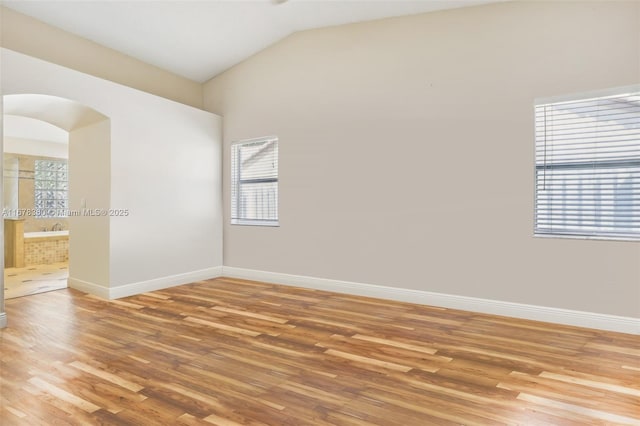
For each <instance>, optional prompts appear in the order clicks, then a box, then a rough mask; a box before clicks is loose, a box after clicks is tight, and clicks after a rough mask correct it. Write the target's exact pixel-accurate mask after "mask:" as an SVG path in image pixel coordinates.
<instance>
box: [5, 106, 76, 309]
mask: <svg viewBox="0 0 640 426" xmlns="http://www.w3.org/2000/svg"><path fill="white" fill-rule="evenodd" d="M7 107H9V108H7ZM4 112H5V113H4V115H3V121H4V126H3V127H4V129H3V147H4V149H3V190H4V197H3V220H4V247H5V250H4V262H5V269H4V296H5V299H11V298H16V297H22V296H28V295H32V294H37V293H42V292H47V291H52V290H59V289H63V288H66V287H67V279H68V277H69V266H68V264H69V225H68V218H67V215H68V211H69V209H68V206H69V202H68V192H69V173H68V172H69V171H68V157H69V155H68V152H69V150H68V142H69V134H68V132H67V131H65V130H62V129H60V128H59V127H56V126H54V125H52V124H49V123H47V122H45V121H42V120H38V119H35V118H31V117H25V116H20V115H14V114H11V113H10V112H11V105H7V103H6V102H5V105H4Z"/></svg>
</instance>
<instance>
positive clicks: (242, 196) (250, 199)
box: [231, 137, 278, 226]
mask: <svg viewBox="0 0 640 426" xmlns="http://www.w3.org/2000/svg"><path fill="white" fill-rule="evenodd" d="M231 224H234V225H266V226H278V139H277V138H275V137H269V138H260V139H252V140H248V141H240V142H236V143H234V144H233V145H232V146H231Z"/></svg>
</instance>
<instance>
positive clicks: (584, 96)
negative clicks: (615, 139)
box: [533, 84, 640, 242]
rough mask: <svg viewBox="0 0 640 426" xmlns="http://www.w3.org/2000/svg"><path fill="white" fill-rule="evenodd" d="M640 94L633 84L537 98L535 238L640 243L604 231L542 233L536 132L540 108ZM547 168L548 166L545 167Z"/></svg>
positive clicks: (568, 166)
mask: <svg viewBox="0 0 640 426" xmlns="http://www.w3.org/2000/svg"><path fill="white" fill-rule="evenodd" d="M637 92H640V84H633V85H629V86H622V87H614V88H608V89H604V90H596V91H589V92H580V93H573V94H569V95H560V96H552V97H545V98H536V99H535V100H534V105H533V110H534V113H533V116H534V132H533V133H534V137H533V139H534V143H533V163H534V164H533V236H534V237H536V238H561V239H581V240H603V241H626V242H640V235H638V236H633V235H624V233H619V234H615V233H610V234H606V233H598V232H602V231H593V232H591V233H587V232H584V233H579V232H575V231H571V232H567V231H566V230H558V231H555V232H554V231H541V230H539V229H538V227H537V220H538V189H537V185H538V171H539V165H538V163H537V148H538V140H537V134H536V130H535V122H536V109H537V107H538V106H542V105H549V104H554V103H563V102H572V101H580V100H588V99H596V98H604V97H608V96H615V95H622V94H625V93H637ZM639 161H640V160H638V159H635V160H634V159H631V158H630V159H626V160H613V161H607V160H603V161H601V162H599V164H605V165H606V166H605V167H616V166H618V167H621V166H629V165H630V164H633V163H638V162H639ZM565 166H566V169H567V170H568V169H572V168H573V169H580V168H586V162H585V164H582V165H580V164H579V163H568V164H566V165H565ZM544 167H545V168H546V167H547V166H546V165H545V166H544ZM554 168H555V169H556V170H559V169H563V170H564V168H565V167H564V166H563V165H555V166H554Z"/></svg>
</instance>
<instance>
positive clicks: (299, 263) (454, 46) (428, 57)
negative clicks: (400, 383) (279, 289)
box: [205, 1, 640, 317]
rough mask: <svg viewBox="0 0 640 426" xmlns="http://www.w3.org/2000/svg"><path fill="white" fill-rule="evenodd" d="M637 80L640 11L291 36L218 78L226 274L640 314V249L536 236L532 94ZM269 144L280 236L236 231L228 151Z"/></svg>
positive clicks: (212, 85)
mask: <svg viewBox="0 0 640 426" xmlns="http://www.w3.org/2000/svg"><path fill="white" fill-rule="evenodd" d="M212 54H213V53H212ZM639 80H640V3H638V2H535V1H532V2H507V3H500V4H493V5H487V6H480V7H473V8H463V9H456V10H449V11H442V12H436V13H429V14H422V15H415V16H409V17H401V18H393V19H385V20H380V21H374V22H367V23H361V24H354V25H345V26H339V27H332V28H326V29H319V30H312V31H306V32H302V33H297V34H294V35H293V36H290V37H289V38H287V39H285V40H284V41H282V42H280V43H278V44H276V45H274V46H272V47H271V48H269V49H266V50H265V51H262V52H261V53H259V54H257V55H255V56H253V57H252V58H250V59H248V60H246V61H245V62H243V63H241V64H239V65H237V66H235V67H234V68H232V69H230V70H229V71H227V72H225V73H224V74H222V75H220V76H218V77H216V78H215V79H213V80H211V81H210V82H208V83H206V84H205V109H207V110H209V111H212V112H215V113H217V114H221V115H223V116H224V120H225V122H224V156H223V158H224V162H223V164H224V167H223V171H224V175H223V176H224V186H223V188H224V206H225V225H224V241H225V244H224V259H225V266H233V267H240V268H249V269H255V270H262V271H271V272H281V273H288V274H296V275H306V276H313V277H321V278H329V279H337V280H345V281H354V282H362V283H369V284H378V285H384V286H392V287H399V288H407V289H417V290H425V291H431V292H439V293H445V294H454V295H463V296H470V297H479V298H486V299H494V300H502V301H509V302H516V303H525V304H532V305H541V306H547V307H557V308H563V309H574V310H580V311H588V312H596V313H603V314H611V315H620V316H628V317H640V243H638V242H621V241H593V240H583V239H558V238H534V237H533V199H534V196H533V188H534V184H533V175H534V157H533V154H534V124H533V119H534V112H533V105H534V99H535V98H538V97H548V96H552V95H561V94H568V93H575V92H581V91H591V90H596V89H603V88H609V87H616V86H625V85H630V84H634V83H638V81H639ZM264 135H277V136H278V137H279V151H280V152H279V155H280V158H279V170H280V182H279V185H280V186H279V197H280V227H278V228H272V227H269V228H264V227H251V226H231V225H229V211H230V200H229V195H230V190H229V189H230V183H229V181H230V168H229V158H230V150H229V145H230V143H231V142H232V141H235V140H240V139H245V138H254V137H259V136H264Z"/></svg>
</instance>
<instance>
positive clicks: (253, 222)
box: [231, 219, 280, 227]
mask: <svg viewBox="0 0 640 426" xmlns="http://www.w3.org/2000/svg"><path fill="white" fill-rule="evenodd" d="M231 225H240V226H269V227H279V226H280V223H279V222H278V221H277V220H249V219H231Z"/></svg>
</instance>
